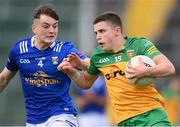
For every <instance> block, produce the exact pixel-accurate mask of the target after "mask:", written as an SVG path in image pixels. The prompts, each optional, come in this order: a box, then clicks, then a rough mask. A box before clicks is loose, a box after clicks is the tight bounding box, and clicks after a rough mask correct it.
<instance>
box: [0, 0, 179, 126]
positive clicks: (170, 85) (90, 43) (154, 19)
mask: <svg viewBox="0 0 180 127" xmlns="http://www.w3.org/2000/svg"><path fill="white" fill-rule="evenodd" d="M41 3H52V4H54V5H55V7H56V10H57V11H58V13H59V15H60V24H59V26H60V27H59V36H58V38H59V39H61V40H71V41H73V42H74V45H75V47H76V48H78V49H79V50H80V51H82V53H84V54H91V52H92V50H93V49H94V48H95V46H96V41H95V36H94V33H93V25H92V22H93V20H94V18H95V17H96V16H97V15H99V14H100V13H102V12H104V11H115V12H116V13H118V14H119V15H120V17H121V18H122V21H123V25H124V35H125V36H143V37H145V38H148V39H149V40H150V41H152V42H153V43H154V44H155V45H156V46H157V48H159V50H160V51H161V52H162V53H164V54H165V55H166V56H167V57H168V58H169V59H170V60H171V61H172V62H173V64H174V65H175V67H176V75H175V76H172V77H169V78H161V79H158V80H157V82H156V83H155V84H156V87H157V89H158V90H159V91H160V92H161V93H162V95H163V96H164V97H165V100H166V101H167V103H166V104H167V105H166V108H167V111H168V115H169V118H170V119H171V121H172V122H173V124H174V125H180V118H179V117H180V109H179V107H180V57H178V55H180V16H179V15H180V0H0V62H1V64H0V70H2V69H3V68H4V66H5V64H6V60H7V57H8V53H9V50H10V48H11V46H12V45H13V43H14V42H15V41H16V40H18V39H21V38H25V37H27V36H30V35H32V31H31V24H32V13H33V9H34V8H36V7H37V6H38V5H39V4H41ZM72 94H73V96H74V93H73V92H72ZM75 100H76V99H75ZM23 125H25V107H24V98H23V94H22V88H21V81H20V80H19V75H18V74H17V75H16V77H15V78H14V79H13V80H12V81H11V82H10V84H9V85H8V86H7V88H6V89H5V90H4V91H3V92H2V93H1V94H0V126H23Z"/></svg>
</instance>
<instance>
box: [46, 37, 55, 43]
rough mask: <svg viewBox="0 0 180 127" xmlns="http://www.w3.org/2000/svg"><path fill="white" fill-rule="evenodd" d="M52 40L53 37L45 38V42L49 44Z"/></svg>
mask: <svg viewBox="0 0 180 127" xmlns="http://www.w3.org/2000/svg"><path fill="white" fill-rule="evenodd" d="M54 41H55V38H48V39H46V40H45V42H46V43H48V44H51V43H52V42H54Z"/></svg>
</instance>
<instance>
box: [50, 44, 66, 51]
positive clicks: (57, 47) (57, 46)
mask: <svg viewBox="0 0 180 127" xmlns="http://www.w3.org/2000/svg"><path fill="white" fill-rule="evenodd" d="M63 44H64V43H62V42H61V43H58V44H57V45H56V46H55V47H54V49H53V51H55V52H60V51H61V47H62V46H63Z"/></svg>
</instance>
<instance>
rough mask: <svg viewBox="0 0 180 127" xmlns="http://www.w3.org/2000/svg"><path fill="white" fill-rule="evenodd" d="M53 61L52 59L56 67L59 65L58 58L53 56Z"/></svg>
mask: <svg viewBox="0 0 180 127" xmlns="http://www.w3.org/2000/svg"><path fill="white" fill-rule="evenodd" d="M51 59H52V64H54V65H57V64H58V56H53V57H52V58H51Z"/></svg>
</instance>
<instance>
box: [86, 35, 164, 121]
mask: <svg viewBox="0 0 180 127" xmlns="http://www.w3.org/2000/svg"><path fill="white" fill-rule="evenodd" d="M125 40H126V41H125V43H124V48H123V49H121V50H119V51H117V52H108V51H105V50H103V49H101V48H100V47H97V48H96V49H95V51H94V52H93V54H92V56H91V60H90V66H89V68H88V70H87V72H88V73H89V74H91V75H93V74H98V73H102V74H103V75H104V77H105V81H106V85H107V90H108V95H109V98H110V99H111V103H112V110H113V114H114V118H115V122H116V123H119V122H121V121H123V120H126V119H128V118H130V117H133V116H136V115H139V114H142V113H144V112H146V111H149V110H151V109H154V108H159V107H163V104H164V102H163V98H162V97H161V95H160V94H159V93H158V92H157V90H156V89H155V88H154V86H153V84H151V85H149V86H148V87H145V88H138V87H136V86H135V85H133V84H130V83H129V82H128V79H127V78H126V76H125V67H126V65H127V62H128V61H129V60H130V59H131V58H132V57H133V56H137V55H146V56H149V57H150V58H153V57H154V56H156V55H159V54H161V53H160V51H158V49H157V48H156V47H155V46H154V44H153V43H152V42H150V41H148V40H146V39H145V38H125Z"/></svg>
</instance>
